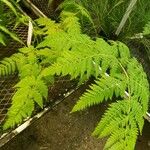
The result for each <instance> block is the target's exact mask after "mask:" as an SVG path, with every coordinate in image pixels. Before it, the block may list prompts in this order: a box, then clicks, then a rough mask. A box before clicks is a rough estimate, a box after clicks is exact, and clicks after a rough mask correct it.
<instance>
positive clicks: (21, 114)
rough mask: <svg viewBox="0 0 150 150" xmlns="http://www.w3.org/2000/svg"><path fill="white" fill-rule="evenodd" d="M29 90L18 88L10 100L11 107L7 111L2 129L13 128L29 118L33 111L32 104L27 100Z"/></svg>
mask: <svg viewBox="0 0 150 150" xmlns="http://www.w3.org/2000/svg"><path fill="white" fill-rule="evenodd" d="M30 92H31V88H29V87H28V86H25V87H23V88H20V89H19V90H18V91H17V92H16V93H15V95H14V96H13V98H12V106H11V107H10V109H9V110H8V113H7V117H8V118H7V120H6V122H5V124H4V126H3V128H4V129H8V128H10V127H14V126H15V125H16V124H19V123H21V122H22V119H23V118H26V117H28V116H31V114H32V112H33V110H34V102H33V100H32V99H30V98H29V93H30Z"/></svg>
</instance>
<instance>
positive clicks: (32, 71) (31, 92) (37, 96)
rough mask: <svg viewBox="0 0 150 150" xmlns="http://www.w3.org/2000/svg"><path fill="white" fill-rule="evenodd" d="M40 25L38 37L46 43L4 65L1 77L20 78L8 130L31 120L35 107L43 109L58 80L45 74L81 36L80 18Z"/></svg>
mask: <svg viewBox="0 0 150 150" xmlns="http://www.w3.org/2000/svg"><path fill="white" fill-rule="evenodd" d="M36 22H37V24H38V26H39V28H37V26H36V28H35V29H34V30H35V35H36V36H37V35H42V36H44V41H42V42H41V43H39V44H38V45H36V46H29V47H24V48H21V49H19V52H18V53H15V54H13V55H12V56H11V57H9V58H4V59H3V60H2V61H1V62H0V76H1V77H3V76H9V75H11V74H15V73H18V77H19V82H18V83H17V84H16V85H15V87H14V88H15V89H16V92H15V94H14V95H13V97H12V106H11V107H10V108H9V110H8V113H7V119H6V121H5V123H4V126H3V128H4V129H8V128H10V127H14V126H15V125H16V124H19V123H21V122H22V121H23V119H24V118H26V117H30V116H31V115H32V112H33V111H34V109H35V105H39V107H41V108H43V104H44V100H46V99H47V95H48V86H49V85H50V84H52V83H53V80H54V76H53V75H48V76H46V75H45V74H44V73H43V70H44V69H45V68H47V67H49V66H51V65H52V64H53V63H54V62H55V61H56V60H57V59H58V57H60V56H61V54H62V52H64V51H69V48H70V46H69V45H70V44H72V46H73V44H74V42H73V41H70V43H68V39H69V38H70V37H73V36H74V35H75V33H77V34H78V33H79V32H80V25H79V23H78V18H77V17H75V15H74V14H72V13H66V12H63V13H62V15H61V21H60V23H55V22H54V21H52V20H50V19H48V18H39V19H38V20H36ZM60 42H61V44H60ZM67 44H69V45H67ZM74 47H75V45H74Z"/></svg>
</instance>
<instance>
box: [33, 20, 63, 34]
mask: <svg viewBox="0 0 150 150" xmlns="http://www.w3.org/2000/svg"><path fill="white" fill-rule="evenodd" d="M35 21H36V23H37V24H38V26H39V27H41V29H40V30H38V31H40V33H41V34H43V35H51V34H56V33H58V32H59V31H61V28H60V27H59V26H60V25H59V24H58V23H56V22H55V21H52V20H51V19H50V18H39V19H37V20H35ZM38 33H39V32H38Z"/></svg>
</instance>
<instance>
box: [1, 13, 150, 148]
mask: <svg viewBox="0 0 150 150" xmlns="http://www.w3.org/2000/svg"><path fill="white" fill-rule="evenodd" d="M36 22H37V24H38V25H39V26H40V30H36V31H35V33H36V34H40V35H44V40H43V41H42V42H41V43H39V44H38V45H37V46H36V47H33V46H31V47H27V48H22V49H20V50H19V53H17V54H14V55H12V56H11V57H10V58H5V59H4V60H3V61H1V65H0V75H1V76H3V75H9V74H11V73H14V72H15V71H16V70H18V72H19V78H20V81H19V83H17V84H16V86H15V88H16V89H17V92H16V93H15V95H14V96H13V98H12V106H11V107H10V109H9V111H8V117H7V119H6V122H5V124H4V129H7V128H9V127H14V125H15V124H18V123H20V122H21V121H22V119H23V118H26V117H27V116H31V114H32V112H33V110H34V104H35V103H36V104H38V105H39V106H40V107H41V108H42V107H43V100H42V99H43V98H44V99H46V98H47V91H48V90H47V89H48V81H51V80H52V78H53V77H54V75H55V74H56V75H62V76H65V75H68V74H69V75H70V76H71V78H72V79H74V78H78V79H79V81H80V82H84V81H86V80H88V79H89V78H90V77H91V76H94V77H95V78H96V81H95V83H94V84H92V85H91V86H90V88H91V89H90V90H87V92H85V93H84V94H83V96H81V97H80V99H79V101H78V102H77V104H76V105H75V106H74V108H73V110H72V112H76V111H80V110H84V109H86V108H88V107H91V106H93V105H97V104H99V103H102V102H103V101H110V100H111V99H112V98H113V97H114V96H115V97H116V99H117V100H116V102H113V103H112V104H111V105H110V107H109V109H108V110H107V111H106V113H105V114H104V116H103V118H102V119H101V121H100V122H99V123H98V126H97V127H96V129H95V130H94V132H93V135H95V136H98V137H100V138H102V137H108V140H107V142H106V145H105V148H104V149H117V150H122V149H127V150H130V149H131V150H133V149H134V146H135V142H136V139H137V135H138V134H139V133H140V134H141V133H142V128H143V124H144V116H145V114H146V111H147V109H148V100H149V85H148V81H147V77H146V74H145V73H144V71H143V68H142V66H141V65H140V64H139V63H138V62H137V60H136V59H135V58H132V57H131V56H130V52H129V49H128V47H127V46H126V45H125V44H123V43H121V42H114V41H108V42H106V41H105V40H103V39H101V38H97V39H95V40H92V39H91V38H90V37H89V36H87V35H86V34H82V31H81V25H80V23H79V18H78V17H76V14H74V13H71V12H66V11H63V12H62V13H61V18H60V22H59V23H56V22H54V21H52V20H49V19H47V18H40V19H38V20H37V21H36ZM51 83H52V81H51Z"/></svg>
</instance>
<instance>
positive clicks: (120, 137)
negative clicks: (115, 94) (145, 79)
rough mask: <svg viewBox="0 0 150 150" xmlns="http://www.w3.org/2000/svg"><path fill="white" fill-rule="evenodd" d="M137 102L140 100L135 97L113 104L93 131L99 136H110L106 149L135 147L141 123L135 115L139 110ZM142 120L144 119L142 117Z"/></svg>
mask: <svg viewBox="0 0 150 150" xmlns="http://www.w3.org/2000/svg"><path fill="white" fill-rule="evenodd" d="M136 103H138V102H136V99H134V98H133V99H127V100H123V101H119V102H117V103H114V104H111V107H110V108H109V110H108V111H107V113H105V115H104V118H103V119H102V120H101V121H100V123H99V124H98V126H97V127H96V129H95V131H94V132H93V135H96V136H98V137H105V136H110V138H108V141H107V143H106V145H105V149H108V148H109V149H115V148H118V149H121V150H122V149H123V148H124V149H130V150H133V149H134V146H135V142H136V138H137V134H138V123H139V122H137V119H136V118H137V117H136V116H135V115H136V113H135V111H139V110H138V109H139V107H136V105H135V104H136ZM139 117H143V116H139ZM141 120H144V119H143V118H141ZM142 122H143V121H142ZM121 133H122V134H121Z"/></svg>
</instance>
